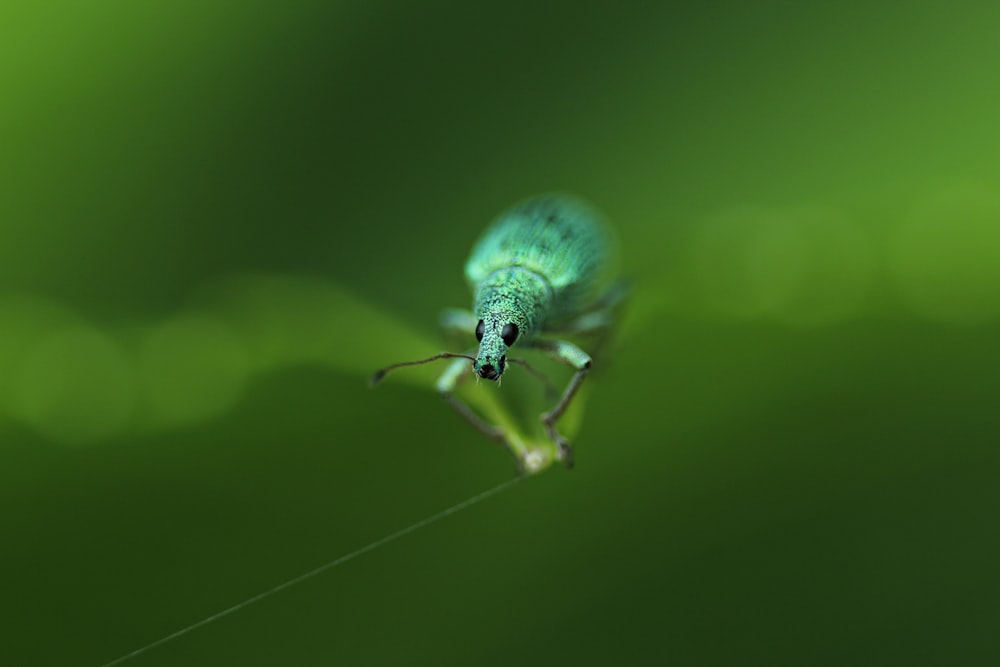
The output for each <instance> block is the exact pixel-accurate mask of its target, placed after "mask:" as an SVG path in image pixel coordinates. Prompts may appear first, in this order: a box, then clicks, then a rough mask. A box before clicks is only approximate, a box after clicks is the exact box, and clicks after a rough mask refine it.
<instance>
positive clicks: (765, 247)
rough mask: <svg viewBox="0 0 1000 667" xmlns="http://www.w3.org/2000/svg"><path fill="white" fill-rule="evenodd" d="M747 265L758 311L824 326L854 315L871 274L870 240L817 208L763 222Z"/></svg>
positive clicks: (847, 223) (799, 323) (795, 321)
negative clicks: (758, 304)
mask: <svg viewBox="0 0 1000 667" xmlns="http://www.w3.org/2000/svg"><path fill="white" fill-rule="evenodd" d="M747 261H748V263H749V272H750V276H751V281H752V283H753V284H754V287H755V293H756V296H757V300H758V302H759V303H760V304H761V307H762V308H764V309H765V310H767V311H769V312H771V313H772V314H773V315H774V316H775V317H777V318H778V319H780V320H781V321H783V322H786V323H788V324H793V325H797V326H822V325H828V324H832V323H834V322H837V321H840V320H844V319H846V318H848V317H850V316H852V315H854V314H855V313H857V312H858V310H860V308H861V305H862V304H863V303H864V300H865V298H866V296H867V294H868V290H869V288H870V286H871V283H872V278H873V276H874V269H875V260H874V252H873V249H872V244H871V240H870V238H869V237H868V236H867V235H865V234H864V233H863V232H862V231H861V230H860V229H859V228H858V227H856V226H855V225H852V224H851V223H850V221H848V220H846V219H845V218H843V217H842V216H840V215H838V214H836V213H835V212H833V211H830V210H827V209H821V208H815V209H794V210H790V211H787V212H784V213H782V215H781V216H776V217H774V218H772V219H769V220H767V221H765V223H764V224H763V225H762V226H761V227H760V228H759V229H758V230H757V234H756V235H755V236H754V238H753V239H752V240H751V243H750V245H749V247H748V249H747Z"/></svg>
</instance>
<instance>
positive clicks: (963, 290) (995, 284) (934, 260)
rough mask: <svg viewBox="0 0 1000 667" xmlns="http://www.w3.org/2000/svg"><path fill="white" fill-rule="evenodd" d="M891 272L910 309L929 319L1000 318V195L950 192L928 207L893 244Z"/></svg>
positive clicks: (971, 189) (970, 189) (981, 189)
mask: <svg viewBox="0 0 1000 667" xmlns="http://www.w3.org/2000/svg"><path fill="white" fill-rule="evenodd" d="M889 268H890V271H891V273H892V275H893V277H894V278H895V280H896V283H897V285H898V287H899V290H900V293H901V294H902V296H903V298H904V299H905V300H906V301H907V303H908V304H909V305H910V307H911V308H912V309H913V310H914V311H915V312H917V313H919V314H920V315H923V316H924V317H927V318H929V319H934V320H939V321H945V322H952V323H957V324H962V323H965V324H973V323H978V322H984V321H987V320H989V319H991V318H994V317H996V316H997V314H998V313H1000V194H998V192H997V190H996V189H991V188H987V187H985V186H978V185H961V186H955V187H952V188H949V189H947V190H945V191H942V192H939V193H938V194H936V195H934V196H932V197H931V198H930V199H928V200H927V201H925V202H923V203H922V204H921V205H919V206H918V207H917V208H915V209H914V211H913V212H912V213H911V215H910V216H909V217H908V218H907V219H906V220H904V221H903V222H902V224H900V225H899V226H898V227H897V228H896V230H895V234H894V236H893V239H892V247H891V249H890V257H889Z"/></svg>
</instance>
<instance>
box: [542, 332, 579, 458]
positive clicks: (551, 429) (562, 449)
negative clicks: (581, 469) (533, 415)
mask: <svg viewBox="0 0 1000 667" xmlns="http://www.w3.org/2000/svg"><path fill="white" fill-rule="evenodd" d="M533 346H534V347H536V348H539V349H541V350H545V351H546V352H548V353H549V354H551V355H552V356H553V357H554V358H556V359H558V360H559V361H561V362H563V363H564V364H567V365H569V366H572V367H573V368H575V369H576V373H575V374H574V375H573V378H572V379H571V380H570V381H569V384H568V385H567V386H566V390H565V391H564V392H563V395H562V396H561V397H560V398H559V402H558V403H556V404H555V406H554V407H553V408H552V409H551V410H549V411H548V412H543V413H542V417H541V419H542V424H543V425H544V426H545V432H546V433H547V434H548V436H549V438H551V439H552V441H553V442H554V443H555V444H556V447H557V449H558V456H559V459H560V460H562V462H563V463H564V464H565V465H566V467H567V468H572V467H573V448H572V447H571V446H570V444H569V440H567V439H566V438H565V437H563V435H562V434H561V433H559V431H558V429H556V422H557V421H559V418H560V417H562V416H563V413H564V412H566V408H568V407H569V404H570V401H572V400H573V397H574V396H575V395H576V392H577V391H578V390H579V389H580V385H582V384H583V380H584V379H585V378H586V377H587V372H588V371H589V370H590V364H591V359H590V355H588V354H587V353H586V352H584V351H583V350H581V349H580V348H578V347H577V346H576V345H573V344H572V343H567V342H565V341H561V340H556V341H541V340H540V341H535V343H534V345H533Z"/></svg>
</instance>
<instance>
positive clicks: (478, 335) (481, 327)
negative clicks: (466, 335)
mask: <svg viewBox="0 0 1000 667" xmlns="http://www.w3.org/2000/svg"><path fill="white" fill-rule="evenodd" d="M484 331H486V322H483V321H482V320H479V324H477V325H476V340H478V341H479V342H480V343H481V342H483V332H484Z"/></svg>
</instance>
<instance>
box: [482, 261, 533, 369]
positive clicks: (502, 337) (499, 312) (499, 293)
mask: <svg viewBox="0 0 1000 667" xmlns="http://www.w3.org/2000/svg"><path fill="white" fill-rule="evenodd" d="M550 299H551V288H549V287H548V285H547V284H546V283H545V281H544V280H543V279H542V278H541V277H540V276H539V275H538V274H536V273H534V272H532V271H528V270H526V269H522V268H520V267H509V268H506V269H500V270H497V271H494V272H493V273H491V274H490V275H489V276H488V277H487V278H486V279H485V280H483V281H482V283H481V284H480V285H479V287H478V289H477V290H476V300H475V305H474V306H473V308H472V312H474V313H475V314H476V315H477V316H478V318H479V324H477V325H476V340H478V341H479V353H478V354H477V355H476V361H475V362H474V363H473V364H472V368H473V370H474V371H475V372H476V375H478V376H479V377H481V378H485V379H487V380H499V379H500V376H501V375H503V372H504V370H505V369H506V367H507V350H508V348H510V346H511V345H514V344H515V343H517V342H518V341H524V340H526V339H528V338H530V337H531V335H532V332H534V331H536V330H538V329H539V328H540V325H541V323H542V322H543V321H544V316H543V315H544V313H545V312H546V309H547V308H548V304H549V301H550Z"/></svg>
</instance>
